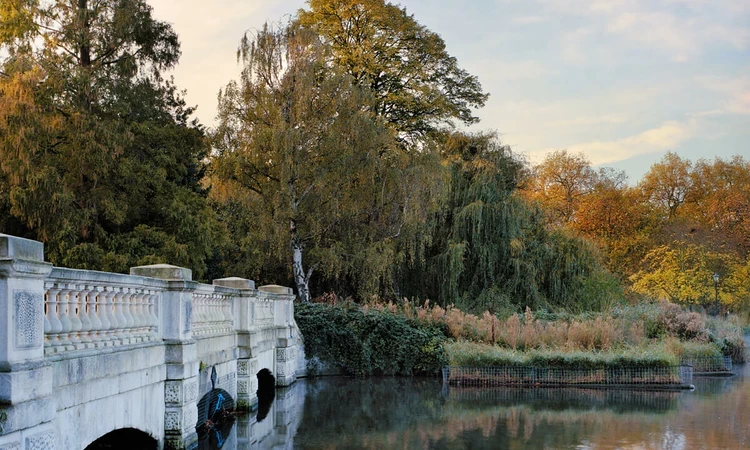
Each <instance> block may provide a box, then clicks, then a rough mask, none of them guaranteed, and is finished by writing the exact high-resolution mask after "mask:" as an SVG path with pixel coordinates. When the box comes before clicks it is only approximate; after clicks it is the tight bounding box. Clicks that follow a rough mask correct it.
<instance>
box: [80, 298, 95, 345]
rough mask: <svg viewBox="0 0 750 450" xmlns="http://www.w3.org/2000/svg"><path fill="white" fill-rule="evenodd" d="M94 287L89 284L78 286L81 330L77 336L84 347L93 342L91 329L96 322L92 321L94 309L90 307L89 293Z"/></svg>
mask: <svg viewBox="0 0 750 450" xmlns="http://www.w3.org/2000/svg"><path fill="white" fill-rule="evenodd" d="M93 289H94V288H93V286H89V285H84V284H82V285H80V286H78V315H79V317H80V319H81V330H80V331H79V332H78V334H77V335H76V337H77V340H78V341H79V342H80V343H81V345H82V348H86V347H89V345H90V344H91V342H92V339H91V331H92V330H93V329H94V326H93V325H94V324H93V322H92V321H91V315H92V313H93V311H91V310H90V309H89V306H90V305H89V302H90V300H89V295H91V291H92V290H93Z"/></svg>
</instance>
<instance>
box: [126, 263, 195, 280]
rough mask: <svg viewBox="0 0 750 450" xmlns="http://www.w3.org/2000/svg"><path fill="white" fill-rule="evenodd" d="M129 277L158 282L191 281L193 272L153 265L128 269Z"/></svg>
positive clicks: (182, 268) (169, 266)
mask: <svg viewBox="0 0 750 450" xmlns="http://www.w3.org/2000/svg"><path fill="white" fill-rule="evenodd" d="M130 275H138V276H141V277H151V278H159V279H160V280H183V281H191V280H192V279H193V271H192V270H190V269H186V268H184V267H178V266H172V265H169V264H153V265H150V266H138V267H131V268H130Z"/></svg>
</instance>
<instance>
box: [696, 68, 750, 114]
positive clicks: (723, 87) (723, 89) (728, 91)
mask: <svg viewBox="0 0 750 450" xmlns="http://www.w3.org/2000/svg"><path fill="white" fill-rule="evenodd" d="M744 72H745V73H746V75H740V76H738V77H716V76H712V77H699V78H698V80H697V81H698V82H699V83H700V84H701V85H702V86H703V87H705V88H707V89H709V90H712V91H714V92H718V93H720V94H721V95H722V97H723V99H722V100H721V103H720V106H721V109H720V111H721V112H723V113H726V114H739V115H743V116H744V115H750V68H748V69H746V70H745V71H744Z"/></svg>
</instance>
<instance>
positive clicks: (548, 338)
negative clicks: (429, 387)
mask: <svg viewBox="0 0 750 450" xmlns="http://www.w3.org/2000/svg"><path fill="white" fill-rule="evenodd" d="M295 317H296V320H297V322H298V324H299V326H300V330H301V332H302V335H303V336H305V351H306V353H307V356H308V358H309V359H310V361H312V363H311V364H310V365H309V366H308V371H309V373H310V375H312V376H315V375H316V374H319V373H320V372H321V370H322V369H323V368H324V367H325V368H328V369H329V370H330V369H333V370H336V371H340V372H343V373H345V374H349V375H355V376H370V375H407V376H408V375H437V374H439V373H440V370H441V369H442V367H445V366H464V367H468V366H471V367H500V366H504V367H525V366H533V367H540V368H568V369H573V368H586V369H610V368H621V367H670V366H677V365H679V364H680V361H681V360H682V359H683V358H700V357H714V358H720V357H722V356H729V357H731V358H732V360H733V361H734V362H735V363H738V362H745V361H746V358H747V348H746V343H745V341H744V338H743V331H744V329H743V325H742V323H741V320H740V319H739V318H738V317H736V316H731V315H730V316H726V317H723V318H717V317H709V316H706V315H703V314H700V313H697V312H691V311H687V310H685V309H683V308H682V307H680V306H679V305H676V304H673V303H668V302H655V303H641V304H638V305H634V306H630V305H621V306H616V307H613V308H611V309H610V310H609V311H607V312H602V313H583V314H575V315H574V314H569V313H550V312H546V311H536V312H534V311H531V310H530V309H528V308H527V309H526V312H525V313H523V314H511V315H509V316H508V317H504V318H501V317H498V316H496V315H493V314H490V313H489V312H485V313H484V314H482V315H481V316H478V315H473V314H468V313H465V312H463V311H461V310H459V309H457V308H455V307H451V306H449V307H447V308H442V307H440V306H431V305H430V304H429V302H425V303H424V304H423V305H415V304H414V303H412V302H409V301H406V300H405V301H403V302H401V303H392V302H389V303H371V304H366V305H357V304H354V303H352V302H343V303H335V304H334V303H328V304H326V303H307V304H305V303H300V304H298V305H296V308H295Z"/></svg>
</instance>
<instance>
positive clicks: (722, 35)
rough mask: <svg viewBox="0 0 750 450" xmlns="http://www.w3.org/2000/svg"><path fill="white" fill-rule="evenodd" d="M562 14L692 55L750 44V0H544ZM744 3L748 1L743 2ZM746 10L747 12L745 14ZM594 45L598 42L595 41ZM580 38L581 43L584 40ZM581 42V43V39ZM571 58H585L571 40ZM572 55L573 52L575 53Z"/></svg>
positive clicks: (673, 54) (683, 56) (676, 54)
mask: <svg viewBox="0 0 750 450" xmlns="http://www.w3.org/2000/svg"><path fill="white" fill-rule="evenodd" d="M538 2H539V3H541V4H542V5H543V7H546V8H547V9H552V10H554V11H555V13H557V14H559V15H568V16H574V17H579V18H583V19H584V20H585V27H587V28H592V29H594V30H596V31H597V36H598V33H599V32H601V33H606V34H609V35H613V36H617V37H619V38H621V39H623V40H624V41H625V42H630V43H632V44H636V45H640V46H644V48H648V49H655V50H658V51H661V52H663V53H667V54H668V55H669V56H670V58H671V59H672V60H673V61H679V62H684V61H689V60H693V59H695V58H696V57H698V56H699V55H702V54H704V53H705V52H707V51H708V50H710V49H712V48H714V47H726V46H731V47H732V48H734V49H736V50H739V51H742V50H745V49H747V48H750V27H749V26H748V24H749V23H750V17H748V15H750V6H748V5H750V2H737V1H735V0H713V1H710V2H708V1H704V0H669V1H661V2H654V1H652V0H538ZM742 3H744V4H745V5H744V6H742V5H738V4H742ZM743 16H744V17H743ZM590 43H591V44H592V45H594V44H598V42H590ZM579 44H580V43H579ZM579 47H580V45H579ZM563 48H564V52H567V53H568V59H569V60H570V59H572V60H573V61H580V60H581V57H580V52H579V53H576V52H575V49H571V47H570V46H569V45H568V46H567V47H566V46H565V43H564V45H563ZM571 55H572V58H571Z"/></svg>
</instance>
